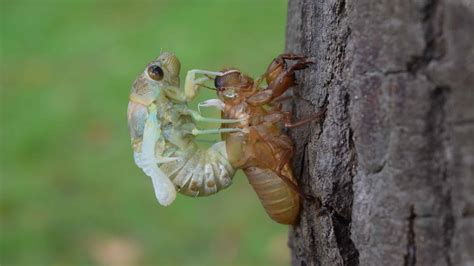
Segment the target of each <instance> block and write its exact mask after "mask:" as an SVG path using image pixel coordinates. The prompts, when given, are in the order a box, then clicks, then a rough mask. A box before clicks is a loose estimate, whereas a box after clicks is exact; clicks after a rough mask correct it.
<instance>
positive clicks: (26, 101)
mask: <svg viewBox="0 0 474 266" xmlns="http://www.w3.org/2000/svg"><path fill="white" fill-rule="evenodd" d="M0 9H1V11H0V12H1V15H0V17H1V18H0V19H1V22H0V27H1V35H0V37H1V43H0V45H1V59H0V71H1V77H0V78H1V98H0V99H1V102H0V106H1V113H0V115H1V129H0V132H1V133H0V134H1V147H0V148H1V152H2V153H1V168H0V170H1V172H0V173H1V194H0V197H1V199H0V216H1V217H2V218H1V235H0V237H1V239H0V259H1V264H2V265H118V262H117V261H120V260H122V261H123V262H127V261H128V263H129V265H228V264H232V265H269V264H271V265H278V264H282V265H285V264H287V263H288V250H287V248H286V232H287V227H286V226H282V225H278V224H276V223H274V222H273V221H271V220H270V219H269V218H268V217H267V216H266V214H265V212H264V210H263V208H262V207H261V206H260V203H259V201H258V199H257V197H256V195H255V194H254V192H253V191H252V189H251V187H250V185H249V184H248V183H247V181H246V179H245V177H244V176H243V175H242V174H239V175H238V176H236V177H235V179H234V184H233V186H231V187H230V188H229V189H227V190H225V191H222V192H220V193H219V194H218V195H215V196H212V197H208V198H200V199H193V198H188V197H185V196H181V195H180V196H178V199H177V200H176V202H175V203H174V204H173V205H172V206H170V207H167V208H164V207H161V206H159V205H158V203H157V202H156V200H155V198H154V194H153V189H152V185H151V181H150V180H149V178H148V177H146V176H145V175H144V174H143V173H141V171H140V170H139V169H138V168H137V167H136V166H135V165H134V163H133V160H132V150H131V147H130V143H129V142H130V139H129V136H128V131H127V127H126V115H125V114H126V108H127V102H128V94H129V90H130V87H131V83H132V81H133V79H134V78H135V77H136V76H137V75H138V73H140V72H141V71H142V70H143V68H144V66H145V65H146V64H147V63H148V62H149V61H151V60H152V59H153V58H154V57H155V56H157V55H158V54H159V52H160V50H161V49H163V51H172V52H175V53H176V54H177V55H178V57H179V58H180V60H181V63H182V67H183V69H182V76H184V73H186V71H187V70H188V69H191V68H201V69H209V70H218V69H221V68H222V67H231V66H236V67H239V68H241V69H242V70H243V71H244V72H247V73H248V74H251V75H253V76H257V75H259V74H261V73H263V72H264V70H265V68H266V66H267V64H268V63H270V61H271V60H272V59H273V57H275V56H276V55H277V54H278V53H280V52H282V51H283V46H284V25H285V20H286V19H285V17H286V3H285V2H284V1H283V0H278V1H276V0H267V1H264V0H261V1H252V0H248V1H228V2H225V1H217V0H216V1H211V0H206V1H149V0H142V1H136V2H133V1H131V0H129V1H103V2H95V1H72V0H71V1H48V0H44V1H29V2H18V1H2V2H1V7H0ZM203 92H205V93H204V94H203V95H202V96H201V97H200V99H199V100H202V99H205V98H210V97H214V95H213V92H212V91H203ZM207 114H208V115H213V116H216V117H217V116H218V115H219V114H218V113H216V112H214V113H209V112H207ZM214 126H215V125H214ZM121 265H122V264H121ZM124 265H127V264H124Z"/></svg>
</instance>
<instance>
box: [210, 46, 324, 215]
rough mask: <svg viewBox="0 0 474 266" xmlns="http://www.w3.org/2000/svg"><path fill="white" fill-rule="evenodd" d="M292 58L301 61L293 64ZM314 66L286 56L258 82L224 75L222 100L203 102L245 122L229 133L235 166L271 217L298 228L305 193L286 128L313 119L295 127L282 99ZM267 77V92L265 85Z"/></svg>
mask: <svg viewBox="0 0 474 266" xmlns="http://www.w3.org/2000/svg"><path fill="white" fill-rule="evenodd" d="M287 60H296V61H297V62H296V63H295V64H293V65H292V66H289V65H288V64H287ZM309 64H312V62H311V61H308V60H306V58H305V57H304V56H298V55H293V54H282V55H280V56H278V57H277V58H276V59H275V60H273V62H272V63H271V64H270V65H269V67H268V69H267V71H266V72H265V74H264V75H263V76H262V77H261V78H259V79H258V80H257V81H254V80H253V79H252V78H250V77H248V76H246V75H243V74H242V73H241V72H240V71H239V70H237V69H231V70H226V71H225V72H224V71H223V72H224V74H223V75H221V76H218V77H216V79H215V87H216V89H217V93H218V96H219V98H220V100H208V101H206V102H203V103H202V104H201V106H214V107H217V108H219V109H220V110H221V111H222V114H223V118H225V119H240V120H242V121H241V122H239V123H236V124H230V126H231V127H235V128H240V129H242V131H240V132H239V131H236V132H230V133H224V134H223V139H224V140H225V143H226V146H227V155H228V159H229V162H230V163H231V165H232V167H234V168H236V169H237V168H239V169H242V170H243V171H244V172H245V174H246V176H247V178H248V180H249V183H250V184H251V185H252V187H253V188H254V190H255V191H256V193H257V195H258V197H259V198H260V201H261V202H262V205H263V207H264V208H265V210H266V212H267V214H268V215H269V216H270V217H271V218H272V219H273V220H274V221H276V222H278V223H282V224H294V223H295V222H296V220H297V217H298V213H299V208H300V193H299V191H298V185H297V182H296V179H295V177H294V175H293V172H292V169H291V166H290V160H291V158H292V156H293V143H292V141H291V139H290V138H289V137H288V136H287V135H286V134H285V133H284V132H283V127H293V126H297V125H299V124H301V123H304V122H306V121H309V120H310V119H307V120H306V121H300V122H297V123H291V121H290V116H291V115H290V114H289V113H287V112H283V111H282V109H281V104H280V103H279V99H278V97H279V96H281V95H282V94H283V93H284V92H285V91H286V90H287V89H288V88H290V87H292V86H294V85H295V84H296V83H295V71H296V70H301V69H304V68H306V67H308V65H309ZM263 79H265V80H266V82H267V84H268V86H267V87H266V88H263V87H261V86H260V82H261V81H262V80H263ZM312 119H315V118H311V120H312ZM223 128H227V126H225V125H223Z"/></svg>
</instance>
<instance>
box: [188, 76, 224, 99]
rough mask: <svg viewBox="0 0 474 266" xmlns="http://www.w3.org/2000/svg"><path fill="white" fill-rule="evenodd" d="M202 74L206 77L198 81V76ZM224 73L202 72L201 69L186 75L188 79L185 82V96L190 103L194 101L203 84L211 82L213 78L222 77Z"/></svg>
mask: <svg viewBox="0 0 474 266" xmlns="http://www.w3.org/2000/svg"><path fill="white" fill-rule="evenodd" d="M197 74H202V75H205V76H204V77H202V78H199V79H197V78H196V75H197ZM222 75H223V73H222V72H215V71H207V70H200V69H192V70H189V71H188V73H187V74H186V79H185V82H184V94H185V96H186V99H187V101H188V102H190V101H192V100H193V99H194V98H195V97H196V94H197V90H198V89H199V86H200V85H201V83H203V82H205V81H207V80H211V79H212V78H211V76H222Z"/></svg>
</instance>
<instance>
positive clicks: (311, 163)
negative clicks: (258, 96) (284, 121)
mask: <svg viewBox="0 0 474 266" xmlns="http://www.w3.org/2000/svg"><path fill="white" fill-rule="evenodd" d="M473 29H474V1H473V0H412V1H406V0H398V1H394V0H380V1H375V0H359V1H348V0H329V1H322V0H319V1H317V0H290V1H289V11H288V26H287V46H286V50H287V52H295V53H302V54H305V55H307V56H310V57H311V58H312V59H313V60H314V61H315V65H314V66H312V67H311V68H309V69H307V70H304V71H302V73H301V74H299V76H298V79H299V83H300V85H299V86H298V87H296V88H295V89H294V102H293V105H292V109H293V113H294V116H295V117H297V118H298V117H307V116H308V115H310V114H312V113H316V112H318V111H320V110H326V115H325V118H324V120H323V121H322V122H320V123H316V122H314V123H311V124H307V125H306V126H303V127H300V128H296V129H293V130H291V131H290V135H291V136H292V138H293V140H294V142H295V146H296V151H297V153H296V156H295V160H294V172H295V174H296V175H297V176H298V177H299V184H300V186H301V188H302V190H303V191H304V193H306V194H307V195H308V196H309V197H308V198H309V199H307V200H305V201H304V203H303V206H302V212H301V216H300V220H299V222H298V224H297V225H295V226H293V227H292V228H291V229H290V239H289V246H290V248H291V251H292V263H293V265H474V177H473V172H474V171H473V170H474V144H473V137H474V47H473V44H474V38H473V32H474V31H473ZM311 197H314V198H311Z"/></svg>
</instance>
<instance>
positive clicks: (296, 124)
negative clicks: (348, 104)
mask: <svg viewBox="0 0 474 266" xmlns="http://www.w3.org/2000/svg"><path fill="white" fill-rule="evenodd" d="M325 114H326V110H323V111H319V112H317V113H315V114H314V115H312V116H310V117H306V118H303V119H301V120H299V121H296V122H292V121H291V112H285V113H284V115H283V122H284V123H285V127H286V128H295V127H300V126H302V125H304V124H307V123H309V122H311V121H317V122H320V121H321V120H322V119H323V117H324V115H325Z"/></svg>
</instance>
